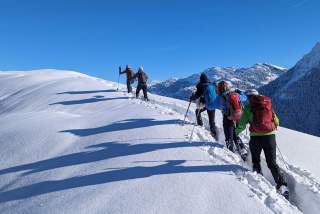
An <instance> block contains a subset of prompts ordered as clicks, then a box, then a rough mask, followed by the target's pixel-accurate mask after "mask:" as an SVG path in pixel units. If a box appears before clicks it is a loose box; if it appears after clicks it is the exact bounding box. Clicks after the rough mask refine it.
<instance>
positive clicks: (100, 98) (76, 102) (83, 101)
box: [49, 96, 128, 105]
mask: <svg viewBox="0 0 320 214" xmlns="http://www.w3.org/2000/svg"><path fill="white" fill-rule="evenodd" d="M126 99H128V98H127V97H112V98H104V96H94V97H92V98H87V99H81V100H68V101H62V102H56V103H50V104H49V105H79V104H86V103H96V102H101V101H110V100H126Z"/></svg>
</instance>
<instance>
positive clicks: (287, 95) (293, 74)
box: [260, 43, 320, 136]
mask: <svg viewBox="0 0 320 214" xmlns="http://www.w3.org/2000/svg"><path fill="white" fill-rule="evenodd" d="M319 79H320V43H317V44H316V45H315V46H314V48H313V49H312V50H311V51H310V52H309V53H308V54H306V55H305V56H303V57H302V59H301V60H299V61H298V62H297V64H296V65H295V66H294V67H293V68H291V69H290V70H289V71H288V72H286V74H284V75H282V76H281V77H279V78H278V79H276V80H275V81H272V82H270V83H269V84H268V85H266V86H263V87H261V88H260V91H261V92H262V93H263V94H265V95H268V96H270V97H272V100H273V103H274V106H275V109H276V111H277V113H278V115H279V117H280V120H281V121H282V124H283V126H285V127H288V128H291V129H295V130H298V131H301V132H305V133H309V134H313V135H316V136H320V129H319V127H320V117H319V111H318V110H319V109H320V101H319V100H320V88H319ZM289 107H290V109H289Z"/></svg>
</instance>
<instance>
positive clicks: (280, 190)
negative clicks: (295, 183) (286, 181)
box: [277, 185, 289, 200]
mask: <svg viewBox="0 0 320 214" xmlns="http://www.w3.org/2000/svg"><path fill="white" fill-rule="evenodd" d="M277 192H278V193H279V194H280V195H282V196H283V197H285V199H287V200H289V189H288V187H287V186H285V185H282V186H280V188H278V189H277Z"/></svg>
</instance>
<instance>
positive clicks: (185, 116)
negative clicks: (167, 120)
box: [182, 100, 191, 126]
mask: <svg viewBox="0 0 320 214" xmlns="http://www.w3.org/2000/svg"><path fill="white" fill-rule="evenodd" d="M190 105H191V100H190V102H189V105H188V108H187V111H186V114H185V115H184V119H183V122H182V125H183V126H184V123H185V122H186V118H187V115H188V112H189V108H190Z"/></svg>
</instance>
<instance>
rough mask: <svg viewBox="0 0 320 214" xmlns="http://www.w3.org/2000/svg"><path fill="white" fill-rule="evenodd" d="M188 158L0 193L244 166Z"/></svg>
mask: <svg viewBox="0 0 320 214" xmlns="http://www.w3.org/2000/svg"><path fill="white" fill-rule="evenodd" d="M184 162H186V161H185V160H168V161H166V162H165V163H164V164H160V165H157V166H135V167H129V168H123V169H116V170H111V171H105V172H100V173H95V174H90V175H82V176H76V177H72V178H67V179H62V180H51V181H43V182H39V183H35V184H31V185H29V186H25V187H21V188H17V189H13V190H9V191H6V192H1V193H0V203H3V202H8V201H14V200H19V199H25V198H29V197H33V196H39V195H43V194H47V193H52V192H58V191H63V190H68V189H74V188H79V187H87V186H93V185H99V184H106V183H111V182H117V181H125V180H131V179H141V178H147V177H151V176H155V175H165V174H178V173H198V172H237V171H239V170H244V169H243V168H242V167H240V166H239V165H233V164H227V165H206V166H203V165H200V166H182V165H181V164H183V163H184Z"/></svg>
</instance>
